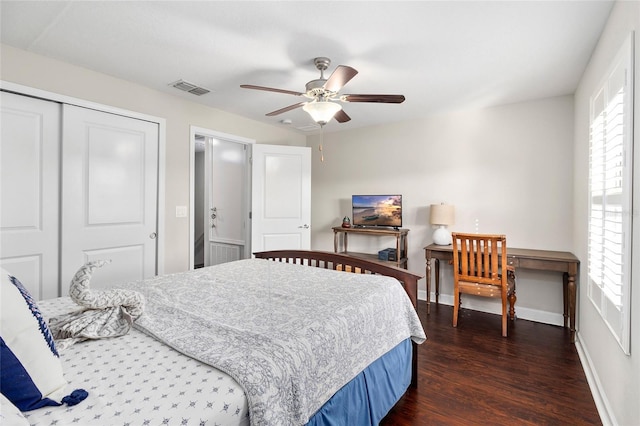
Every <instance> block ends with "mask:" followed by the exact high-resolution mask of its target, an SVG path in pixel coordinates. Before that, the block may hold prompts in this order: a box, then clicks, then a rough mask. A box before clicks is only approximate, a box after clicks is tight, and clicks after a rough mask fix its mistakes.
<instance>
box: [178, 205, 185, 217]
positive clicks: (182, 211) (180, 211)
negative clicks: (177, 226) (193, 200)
mask: <svg viewBox="0 0 640 426" xmlns="http://www.w3.org/2000/svg"><path fill="white" fill-rule="evenodd" d="M176 217H187V206H176Z"/></svg>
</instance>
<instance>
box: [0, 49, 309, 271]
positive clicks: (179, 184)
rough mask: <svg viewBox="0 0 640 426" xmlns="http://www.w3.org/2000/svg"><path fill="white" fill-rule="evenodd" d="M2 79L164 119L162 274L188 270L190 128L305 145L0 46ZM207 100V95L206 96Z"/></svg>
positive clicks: (289, 135) (283, 133) (273, 130)
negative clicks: (181, 210) (183, 213)
mask: <svg viewBox="0 0 640 426" xmlns="http://www.w3.org/2000/svg"><path fill="white" fill-rule="evenodd" d="M0 57H1V58H2V60H1V61H0V78H1V79H2V80H3V81H7V82H11V83H16V84H20V85H23V86H29V87H33V88H37V89H41V90H46V91H48V92H53V93H57V94H61V95H66V96H71V97H75V98H79V99H83V100H88V101H91V102H96V103H100V104H104V105H108V106H112V107H117V108H123V109H127V110H130V111H135V112H138V113H142V114H148V115H152V116H156V117H161V118H164V119H165V120H166V130H167V134H166V180H165V189H166V191H165V206H164V212H165V229H164V230H160V232H164V244H165V252H164V253H165V256H164V257H165V264H164V272H165V273H171V272H178V271H184V270H187V269H189V220H188V218H176V217H175V208H176V206H189V174H190V170H189V157H190V152H189V150H190V145H189V143H190V141H189V134H190V133H189V132H190V126H197V127H202V128H206V129H211V130H215V131H219V132H222V133H228V134H232V135H237V136H241V137H244V138H248V139H254V140H256V142H257V143H269V144H275V145H296V146H304V145H305V136H304V135H301V134H297V133H295V132H291V131H289V130H286V129H284V128H279V127H275V126H269V125H266V124H262V123H259V122H256V121H252V120H248V119H245V118H242V117H239V116H236V115H233V114H229V113H226V112H223V111H220V110H217V109H213V108H208V107H205V106H203V105H201V104H196V103H194V102H190V101H187V100H185V99H183V98H181V97H178V96H171V95H167V94H165V93H162V92H158V91H155V90H151V89H148V88H146V87H144V86H141V85H138V84H134V83H130V82H127V81H124V80H120V79H117V78H113V77H110V76H108V75H105V74H101V73H98V72H94V71H90V70H87V69H85V68H80V67H77V66H73V65H70V64H67V63H64V62H60V61H56V60H53V59H51V58H47V57H45V56H40V55H36V54H33V53H30V52H26V51H23V50H20V49H15V48H13V47H10V46H6V45H2V44H0ZM205 96H206V95H205Z"/></svg>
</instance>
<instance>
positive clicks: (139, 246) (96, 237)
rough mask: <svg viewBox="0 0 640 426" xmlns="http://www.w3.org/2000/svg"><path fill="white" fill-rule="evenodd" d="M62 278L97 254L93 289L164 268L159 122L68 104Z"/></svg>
mask: <svg viewBox="0 0 640 426" xmlns="http://www.w3.org/2000/svg"><path fill="white" fill-rule="evenodd" d="M63 115H64V119H63V123H64V124H63V134H64V140H63V150H62V165H63V167H62V180H63V190H62V209H63V212H64V214H63V216H62V283H63V291H64V288H65V286H67V287H66V288H68V282H69V281H70V279H71V278H72V277H73V274H75V272H76V271H77V269H78V268H79V267H80V266H81V265H82V264H83V263H85V262H87V261H90V260H95V259H106V260H111V264H109V265H106V266H104V267H103V268H101V269H100V270H99V271H96V272H95V273H94V275H93V277H92V281H91V282H92V287H93V288H100V287H103V286H105V285H109V284H113V283H118V282H123V281H131V280H139V279H143V278H147V277H151V276H154V275H155V274H156V242H157V240H156V239H155V236H156V232H157V209H158V206H157V199H158V185H157V182H158V126H157V124H154V123H150V122H147V121H143V120H137V119H133V118H128V117H123V116H119V115H115V114H108V113H104V112H99V111H94V110H90V109H85V108H78V107H74V106H70V105H64V110H63Z"/></svg>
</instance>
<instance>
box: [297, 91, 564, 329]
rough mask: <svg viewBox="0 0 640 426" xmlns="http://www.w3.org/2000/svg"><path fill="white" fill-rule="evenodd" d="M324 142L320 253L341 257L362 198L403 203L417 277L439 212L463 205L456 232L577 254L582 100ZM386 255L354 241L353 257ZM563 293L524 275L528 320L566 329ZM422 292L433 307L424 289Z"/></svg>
mask: <svg viewBox="0 0 640 426" xmlns="http://www.w3.org/2000/svg"><path fill="white" fill-rule="evenodd" d="M395 107H397V106H393V105H391V106H389V105H387V106H384V105H380V108H395ZM400 107H401V106H400ZM323 140H324V143H323V145H324V146H323V152H324V162H321V161H320V155H319V154H320V153H319V150H318V143H319V141H320V137H319V136H316V137H313V138H309V145H310V146H313V148H314V151H313V153H314V154H313V167H312V188H313V200H312V206H313V208H312V236H311V241H312V248H313V249H320V250H333V232H332V231H331V227H332V226H338V225H339V224H340V222H341V219H342V217H343V216H345V215H346V216H351V195H352V194H367V193H374V194H375V193H384V194H386V193H391V194H395V193H399V194H402V195H403V204H404V206H403V207H404V215H403V216H404V217H403V221H404V223H403V227H405V228H408V229H410V231H409V269H410V270H411V271H413V272H415V273H419V274H422V275H424V274H425V260H424V250H423V247H424V246H426V245H428V244H430V243H431V242H432V240H431V234H432V229H431V228H430V226H429V225H428V216H429V215H428V211H429V209H428V206H429V205H430V204H432V203H439V202H446V203H449V204H453V205H455V207H456V224H455V225H454V226H452V227H451V229H455V230H458V231H472V232H475V231H478V232H487V233H504V234H506V235H507V243H508V244H509V245H510V246H513V247H525V248H537V249H549V250H568V251H570V250H571V248H572V226H571V225H572V222H571V221H572V210H573V209H572V206H573V196H572V194H573V192H572V191H573V181H572V177H573V146H572V143H573V97H572V96H562V97H556V98H551V99H542V100H538V101H532V102H526V103H519V104H513V105H506V106H502V107H498V108H490V109H482V110H473V111H462V112H456V113H451V114H446V115H439V116H432V117H426V118H425V119H422V120H418V121H410V122H403V123H398V124H395V125H388V126H380V127H374V128H366V129H359V130H353V131H348V132H347V131H345V132H338V133H330V134H325V135H324V136H323ZM476 224H477V226H476ZM367 241H370V244H369V246H368V247H367V246H366V245H367ZM358 244H360V245H361V246H360V247H356V245H358ZM380 245H382V246H384V247H389V246H390V245H389V242H388V240H386V241H384V240H382V241H373V240H365V239H363V238H359V239H357V238H355V237H354V238H350V240H349V249H350V250H351V249H352V248H353V249H356V248H357V249H358V250H362V251H371V252H376V251H377V250H378V248H380ZM441 270H442V271H443V272H442V282H444V285H443V288H442V289H441V291H440V293H441V295H442V294H443V293H444V297H442V299H441V300H444V301H445V302H447V303H451V302H452V298H451V294H452V274H451V269H450V267H449V266H448V265H442V267H441ZM561 283H562V276H561V275H560V274H556V273H546V272H535V271H526V270H519V271H518V282H517V293H518V303H517V305H516V310H517V314H518V316H519V317H520V318H531V319H536V320H539V321H544V322H550V323H555V324H562V321H563V319H562V285H561ZM432 289H433V287H432ZM421 290H422V291H423V293H422V295H423V297H424V279H423V280H421ZM432 291H433V290H432ZM471 299H472V298H471V297H465V300H466V301H467V302H466V303H467V306H470V307H471V306H475V307H477V308H479V309H485V310H490V311H492V312H499V308H498V306H499V305H496V303H495V302H494V301H484V300H482V301H480V299H476V300H473V302H474V304H473V305H469V304H468V303H469V300H471ZM464 304H465V301H464V300H463V306H464Z"/></svg>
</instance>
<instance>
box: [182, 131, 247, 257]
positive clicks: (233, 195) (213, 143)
mask: <svg viewBox="0 0 640 426" xmlns="http://www.w3.org/2000/svg"><path fill="white" fill-rule="evenodd" d="M254 143H255V141H253V140H250V139H246V138H242V137H239V136H235V135H230V134H225V133H221V132H216V131H213V130H209V129H203V128H199V127H195V126H192V127H191V185H190V186H191V188H190V194H191V197H190V198H191V200H190V204H191V206H190V228H191V232H190V242H189V247H190V250H189V252H190V253H189V265H190V268H191V269H196V268H200V267H204V266H211V265H216V264H219V263H225V262H230V261H233V260H238V259H244V258H247V257H249V256H250V253H251V249H250V243H251V240H250V235H251V233H250V232H251V223H250V217H249V215H250V213H249V212H250V208H251V203H250V195H251V190H250V188H251V186H250V185H251V180H250V177H251V175H250V161H249V158H250V153H251V149H250V145H251V144H254Z"/></svg>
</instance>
